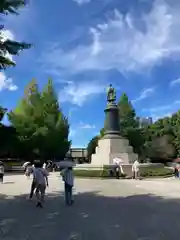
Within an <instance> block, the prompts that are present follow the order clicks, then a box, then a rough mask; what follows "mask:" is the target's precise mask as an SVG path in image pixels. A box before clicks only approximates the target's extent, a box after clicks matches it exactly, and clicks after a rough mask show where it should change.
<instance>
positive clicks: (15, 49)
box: [0, 0, 31, 70]
mask: <svg viewBox="0 0 180 240" xmlns="http://www.w3.org/2000/svg"><path fill="white" fill-rule="evenodd" d="M25 5H26V1H25V0H1V1H0V14H2V15H7V14H9V13H11V14H18V12H17V11H18V9H19V8H20V7H23V6H25ZM30 47H31V44H28V43H25V42H17V41H13V40H10V39H7V38H6V37H5V36H4V26H3V25H1V26H0V70H2V69H5V68H7V67H10V66H15V65H16V64H15V62H14V61H13V60H12V59H11V57H9V56H11V55H18V54H19V52H20V51H22V50H24V49H29V48H30Z"/></svg>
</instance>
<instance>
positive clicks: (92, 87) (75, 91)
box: [59, 81, 105, 106]
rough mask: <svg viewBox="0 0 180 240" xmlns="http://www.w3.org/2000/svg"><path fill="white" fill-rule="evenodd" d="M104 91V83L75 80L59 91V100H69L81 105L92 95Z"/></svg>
mask: <svg viewBox="0 0 180 240" xmlns="http://www.w3.org/2000/svg"><path fill="white" fill-rule="evenodd" d="M104 91H105V84H102V83H100V82H95V81H89V82H77V83H76V82H75V83H69V84H67V85H66V86H65V87H64V88H63V89H62V90H60V92H59V100H60V102H70V103H73V104H75V105H78V106H82V105H83V104H84V103H85V102H86V101H87V100H89V99H90V97H92V96H93V95H94V96H95V95H99V94H101V93H103V92H104Z"/></svg>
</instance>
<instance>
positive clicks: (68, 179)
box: [62, 167, 74, 205]
mask: <svg viewBox="0 0 180 240" xmlns="http://www.w3.org/2000/svg"><path fill="white" fill-rule="evenodd" d="M62 178H63V181H64V192H65V202H66V204H67V205H72V204H73V199H72V188H73V185H74V176H73V170H72V167H68V168H66V169H64V170H63V171H62Z"/></svg>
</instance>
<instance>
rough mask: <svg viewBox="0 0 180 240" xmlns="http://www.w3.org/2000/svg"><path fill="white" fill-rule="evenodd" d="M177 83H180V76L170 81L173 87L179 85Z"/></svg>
mask: <svg viewBox="0 0 180 240" xmlns="http://www.w3.org/2000/svg"><path fill="white" fill-rule="evenodd" d="M177 84H180V78H177V79H175V80H172V81H171V82H170V86H171V87H173V86H175V85H177Z"/></svg>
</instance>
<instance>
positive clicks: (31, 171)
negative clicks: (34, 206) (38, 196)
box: [26, 165, 36, 200]
mask: <svg viewBox="0 0 180 240" xmlns="http://www.w3.org/2000/svg"><path fill="white" fill-rule="evenodd" d="M34 170H35V167H34V165H32V166H31V167H28V168H27V171H26V176H29V178H30V175H31V174H32V175H33V180H32V183H31V190H30V194H29V196H28V200H32V198H33V195H34V190H35V188H36V179H35V175H34Z"/></svg>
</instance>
